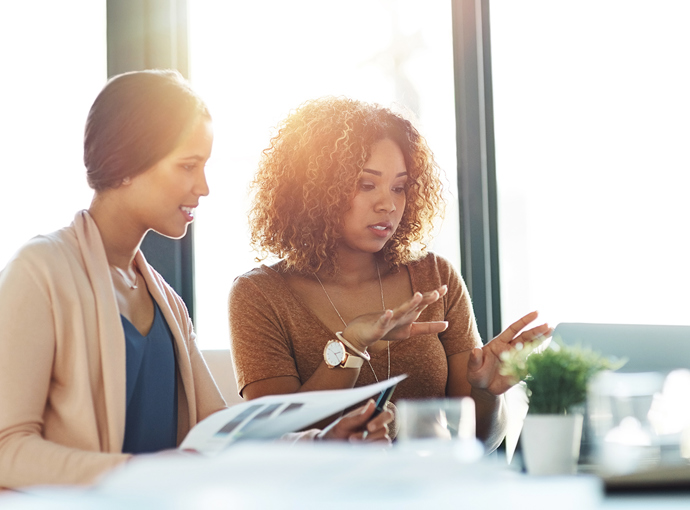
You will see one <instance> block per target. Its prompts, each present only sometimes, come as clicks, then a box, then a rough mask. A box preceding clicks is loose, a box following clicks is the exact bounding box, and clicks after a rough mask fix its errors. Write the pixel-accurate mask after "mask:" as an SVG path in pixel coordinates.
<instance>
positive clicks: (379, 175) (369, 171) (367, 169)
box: [362, 168, 407, 177]
mask: <svg viewBox="0 0 690 510" xmlns="http://www.w3.org/2000/svg"><path fill="white" fill-rule="evenodd" d="M362 172H366V173H368V174H373V175H376V176H378V177H381V176H382V175H383V173H381V172H379V171H378V170H372V169H370V168H364V169H362ZM406 175H407V172H400V173H399V174H398V175H396V177H405V176H406Z"/></svg>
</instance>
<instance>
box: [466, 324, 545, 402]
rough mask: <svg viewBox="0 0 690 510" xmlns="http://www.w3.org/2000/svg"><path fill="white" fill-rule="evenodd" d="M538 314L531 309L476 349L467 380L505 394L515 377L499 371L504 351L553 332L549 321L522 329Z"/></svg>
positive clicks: (492, 391)
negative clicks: (511, 377)
mask: <svg viewBox="0 0 690 510" xmlns="http://www.w3.org/2000/svg"><path fill="white" fill-rule="evenodd" d="M537 315H538V313H537V312H531V313H528V314H527V315H525V316H524V317H522V318H521V319H519V320H518V321H516V322H514V323H513V324H511V325H510V326H508V327H507V328H506V329H505V330H504V331H503V332H502V333H501V334H499V335H498V336H497V337H496V338H494V339H493V340H491V341H490V342H488V343H487V344H486V345H485V346H483V347H482V348H475V349H474V350H473V351H472V354H471V355H470V359H469V361H468V363H467V380H468V381H469V382H470V384H471V385H472V386H474V387H475V388H479V389H484V390H486V391H488V392H489V393H491V394H493V395H501V394H502V393H505V392H506V391H507V390H508V389H510V388H511V387H512V386H513V385H514V384H515V381H514V380H511V379H510V378H509V377H506V376H504V375H501V374H500V372H499V369H500V367H501V353H503V352H505V351H508V350H510V349H514V348H515V346H516V345H517V344H525V343H530V342H535V341H542V340H545V339H546V338H548V337H549V336H551V333H552V332H553V329H551V328H550V327H549V326H548V324H542V325H541V326H536V327H534V328H532V329H528V330H526V331H522V329H523V328H525V327H526V326H527V325H528V324H530V323H531V322H532V321H534V320H535V319H536V318H537ZM521 331H522V333H520V332H521Z"/></svg>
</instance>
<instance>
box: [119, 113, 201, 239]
mask: <svg viewBox="0 0 690 510" xmlns="http://www.w3.org/2000/svg"><path fill="white" fill-rule="evenodd" d="M212 145H213V129H212V125H211V120H210V119H208V118H206V117H199V118H198V119H197V121H196V122H195V124H194V126H193V127H192V129H191V130H190V132H189V134H188V135H187V137H186V138H184V139H183V140H182V142H180V144H179V145H178V146H177V148H175V149H174V150H173V151H172V152H171V153H170V154H168V155H167V156H165V157H164V158H163V159H161V160H160V161H159V162H158V163H156V164H155V165H153V166H152V167H151V168H149V169H148V170H146V171H145V172H143V173H141V174H139V175H137V176H136V177H133V178H132V179H131V181H130V182H129V183H128V184H126V185H124V186H123V187H127V188H130V189H128V190H126V192H127V201H128V204H129V205H130V210H132V211H133V215H132V221H134V222H136V223H139V227H140V228H143V229H145V230H148V229H152V230H155V231H156V232H158V233H159V234H162V235H164V236H166V237H172V238H175V239H177V238H180V237H182V236H184V235H185V233H186V232H187V225H189V224H190V223H191V222H192V221H193V220H194V210H195V209H196V207H197V206H198V205H199V197H202V196H206V195H208V192H209V190H208V184H207V183H206V175H205V173H204V168H205V166H206V162H207V161H208V159H209V158H210V157H211V146H212Z"/></svg>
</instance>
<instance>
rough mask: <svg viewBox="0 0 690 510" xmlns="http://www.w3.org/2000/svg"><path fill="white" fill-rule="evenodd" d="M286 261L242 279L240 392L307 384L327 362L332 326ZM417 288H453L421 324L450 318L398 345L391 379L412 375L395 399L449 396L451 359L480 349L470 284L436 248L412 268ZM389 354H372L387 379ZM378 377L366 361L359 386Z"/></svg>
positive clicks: (237, 307) (234, 298)
mask: <svg viewBox="0 0 690 510" xmlns="http://www.w3.org/2000/svg"><path fill="white" fill-rule="evenodd" d="M282 267H283V264H281V263H278V264H276V265H275V266H272V267H267V266H261V267H259V268H256V269H253V270H252V271H249V272H248V273H245V274H243V275H242V276H239V277H237V278H236V279H235V282H234V283H233V286H232V289H231V291H230V300H229V317H230V336H231V342H230V343H231V349H232V358H233V363H234V365H235V377H236V378H237V387H238V388H239V391H240V394H241V393H242V391H243V389H244V387H245V386H247V385H248V384H250V383H252V382H256V381H260V380H262V379H268V378H271V377H280V376H294V377H297V378H299V379H300V381H301V382H302V383H304V382H305V381H306V380H307V379H309V377H310V376H311V375H312V374H313V373H314V371H315V370H316V368H317V367H318V366H319V363H321V361H322V360H323V349H324V347H325V345H326V342H328V341H329V340H330V339H332V338H335V333H334V332H333V331H330V330H329V329H328V328H327V327H326V326H325V325H324V324H323V323H322V322H321V321H320V320H319V319H318V318H317V317H316V316H315V315H314V314H313V313H312V312H311V310H309V309H308V308H307V306H306V305H305V304H304V302H303V301H302V300H301V299H300V298H299V297H298V296H297V295H295V294H294V293H293V292H292V291H291V289H290V287H289V286H288V284H287V283H286V281H285V279H284V278H283V276H282V275H281V272H280V271H281V270H282ZM408 269H409V274H410V280H411V284H412V290H413V292H417V291H420V292H428V291H431V290H434V289H436V288H438V287H440V286H441V285H443V284H447V285H448V293H447V294H446V295H445V296H444V297H443V298H442V299H440V300H439V301H437V302H436V303H434V304H432V305H430V306H429V307H427V308H426V309H425V310H424V311H423V312H422V314H421V316H420V317H419V319H418V320H419V321H442V320H446V321H448V322H449V325H448V329H447V330H446V331H444V332H443V333H441V334H439V335H420V336H416V337H412V338H408V339H406V340H400V341H396V342H393V343H391V346H390V347H391V348H390V353H391V354H390V355H391V376H393V375H399V374H408V375H409V377H408V378H407V379H406V380H404V381H402V382H401V383H400V384H399V385H398V387H397V388H396V390H395V393H394V399H393V400H398V399H403V398H422V397H425V398H431V397H444V396H445V394H446V381H447V377H448V364H447V357H448V356H452V355H453V354H457V353H459V352H463V351H467V350H469V349H472V348H474V347H475V346H481V339H480V337H479V333H478V331H477V326H476V322H475V319H474V313H473V311H472V304H471V302H470V297H469V294H468V292H467V288H466V286H465V282H464V281H463V280H462V278H461V277H460V275H458V274H457V272H456V271H455V270H454V269H453V267H452V266H451V265H450V263H449V262H448V261H447V260H445V259H443V258H442V257H439V256H438V255H434V254H433V253H429V254H428V255H426V256H425V257H424V258H423V259H421V260H419V261H417V262H413V263H412V264H410V265H409V266H408ZM387 363H388V360H387V353H386V350H385V349H384V350H383V351H380V352H378V353H375V354H372V356H371V365H372V367H373V369H374V370H375V371H376V373H377V374H378V376H379V378H381V377H382V376H383V377H385V375H384V374H386V372H387V370H388V368H387ZM374 382H375V379H374V376H373V374H372V372H371V369H370V368H369V366H368V365H367V364H366V363H365V364H364V366H363V367H362V369H361V371H360V375H359V378H358V380H357V383H356V384H355V386H363V385H366V384H372V383H374Z"/></svg>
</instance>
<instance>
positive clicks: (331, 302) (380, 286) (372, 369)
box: [314, 262, 391, 382]
mask: <svg viewBox="0 0 690 510" xmlns="http://www.w3.org/2000/svg"><path fill="white" fill-rule="evenodd" d="M374 263H375V264H376V274H377V275H378V277H379V289H381V306H382V307H383V311H384V312H385V311H386V302H385V301H384V300H383V283H382V282H381V271H379V264H378V262H374ZM314 276H315V277H316V281H318V282H319V285H321V288H322V289H323V293H324V294H326V298H327V299H328V302H329V303H330V304H331V306H332V307H333V310H335V313H336V314H338V317H339V318H340V322H342V323H343V325H344V326H345V327H347V322H345V319H343V316H342V315H340V312H339V311H338V309H337V308H336V307H335V304H333V300H332V299H331V296H329V295H328V292H327V291H326V287H324V286H323V283H322V282H321V278H319V275H317V274H316V273H314ZM386 349H387V350H388V379H390V378H391V343H390V342H386ZM366 362H367V363H368V364H369V368H370V369H371V373H372V374H374V379H376V382H379V378H378V377H376V372H375V371H374V367H372V366H371V361H369V360H366Z"/></svg>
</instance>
